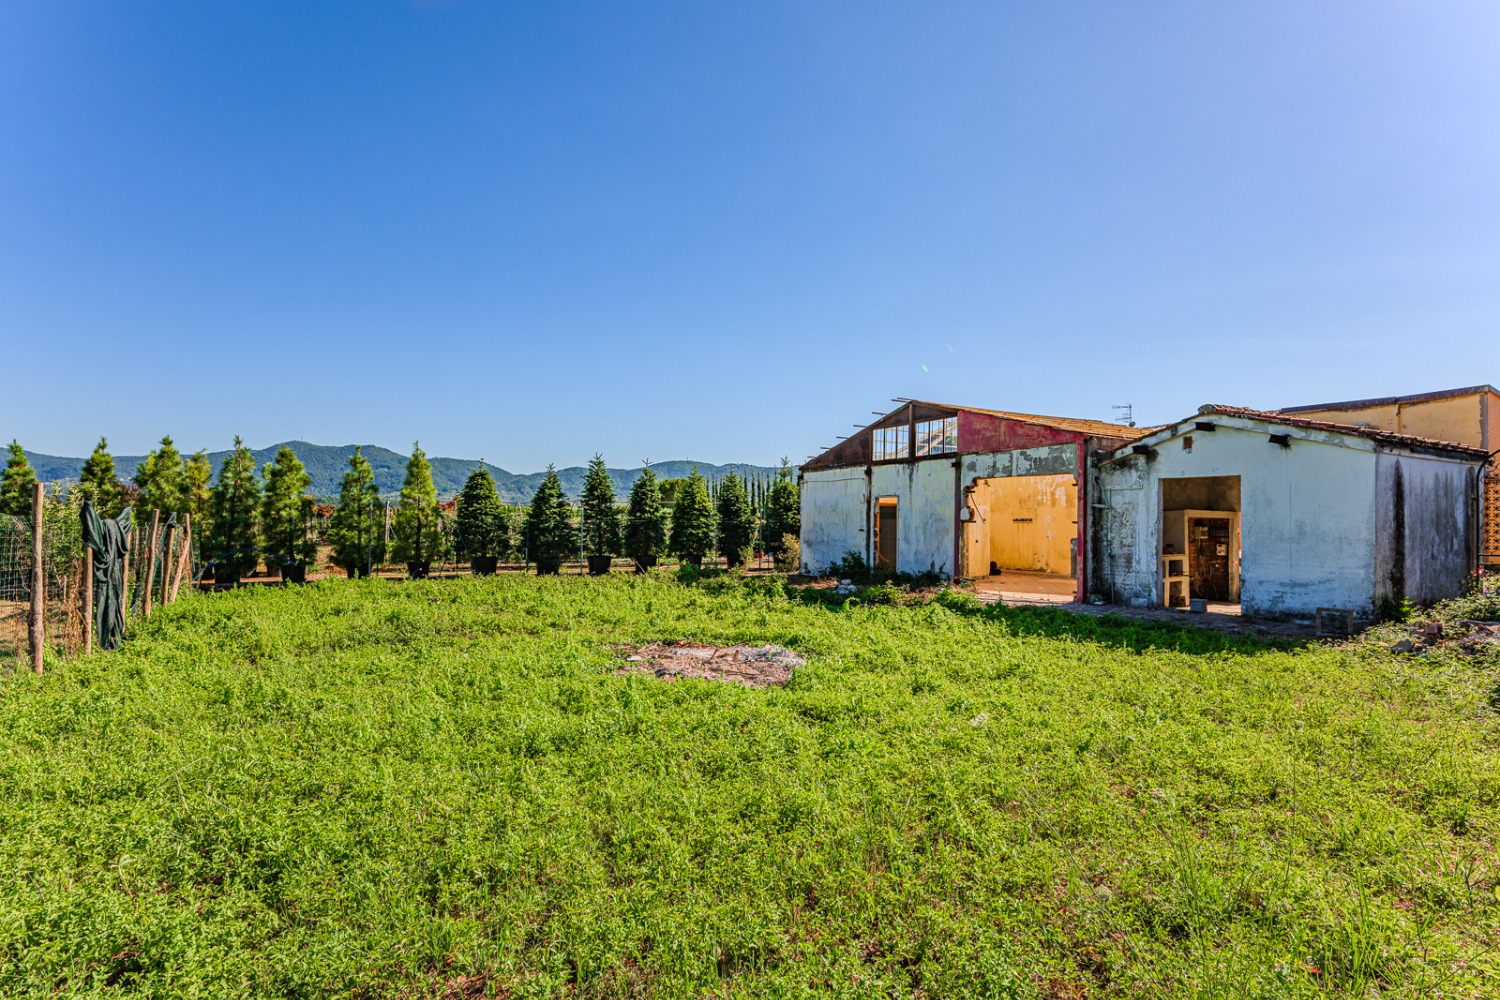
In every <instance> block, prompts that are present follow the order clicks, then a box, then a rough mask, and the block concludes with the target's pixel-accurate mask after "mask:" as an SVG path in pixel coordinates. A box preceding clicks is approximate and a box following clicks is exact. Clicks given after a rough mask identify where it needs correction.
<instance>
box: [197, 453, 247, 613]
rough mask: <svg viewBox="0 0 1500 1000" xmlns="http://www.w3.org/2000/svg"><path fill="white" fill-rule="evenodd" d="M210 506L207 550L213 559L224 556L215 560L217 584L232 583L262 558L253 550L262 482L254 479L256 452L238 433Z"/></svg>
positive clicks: (222, 467)
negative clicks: (253, 453)
mask: <svg viewBox="0 0 1500 1000" xmlns="http://www.w3.org/2000/svg"><path fill="white" fill-rule="evenodd" d="M209 507H210V510H211V511H212V517H211V518H210V519H209V530H208V537H207V539H206V541H205V545H204V548H205V549H206V552H205V554H206V555H207V556H208V557H209V558H210V559H214V558H217V557H220V556H222V557H224V558H222V559H220V560H219V561H218V562H217V563H215V564H214V584H215V585H216V586H218V587H226V586H227V587H232V586H234V585H236V584H238V583H239V582H240V577H242V576H244V575H245V574H246V573H250V572H253V571H254V570H255V565H256V563H258V562H259V561H260V560H259V558H258V557H257V556H256V554H255V551H254V550H255V542H256V535H257V532H256V514H257V512H258V508H259V507H260V483H258V482H257V481H256V479H255V456H254V455H251V454H250V449H249V448H246V447H245V442H243V441H241V440H240V439H239V438H238V437H236V438H235V439H234V450H233V451H231V452H230V453H229V454H228V455H227V456H225V458H224V464H223V465H222V466H220V468H219V479H218V481H217V482H216V483H214V488H213V491H212V493H211V494H210V496H209Z"/></svg>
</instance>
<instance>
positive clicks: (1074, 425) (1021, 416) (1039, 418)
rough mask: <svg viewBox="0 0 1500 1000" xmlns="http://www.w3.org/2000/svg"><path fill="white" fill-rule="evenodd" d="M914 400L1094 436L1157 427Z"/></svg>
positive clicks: (1131, 434) (1136, 433) (1139, 433)
mask: <svg viewBox="0 0 1500 1000" xmlns="http://www.w3.org/2000/svg"><path fill="white" fill-rule="evenodd" d="M912 402H913V403H916V404H917V405H918V406H936V407H942V408H944V409H949V410H964V411H967V412H969V413H983V414H985V415H987V416H991V417H1000V418H1001V419H1004V420H1014V421H1017V422H1018V423H1023V424H1035V425H1036V426H1038V427H1051V428H1053V429H1054V430H1059V431H1069V432H1071V433H1073V434H1088V435H1091V436H1093V437H1112V438H1127V439H1129V440H1132V441H1133V440H1135V439H1137V438H1140V437H1144V436H1145V435H1147V434H1150V433H1151V432H1152V431H1154V430H1156V429H1157V428H1155V427H1127V426H1125V425H1124V424H1112V423H1110V422H1108V421H1107V420H1083V419H1079V418H1077V417H1047V416H1043V415H1041V414H1039V413H1015V412H1012V411H1010V410H988V409H985V408H984V407H982V406H959V405H957V404H955V403H935V402H933V401H932V400H930V399H914V400H912Z"/></svg>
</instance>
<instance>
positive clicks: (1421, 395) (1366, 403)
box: [1277, 385, 1500, 413]
mask: <svg viewBox="0 0 1500 1000" xmlns="http://www.w3.org/2000/svg"><path fill="white" fill-rule="evenodd" d="M1487 392H1493V393H1495V394H1496V395H1500V389H1496V388H1495V387H1494V386H1492V385H1470V386H1465V387H1464V388H1462V389H1439V390H1438V391H1437V392H1417V393H1413V394H1411V395H1410V396H1377V397H1375V398H1373V399H1349V400H1344V401H1343V402H1340V403H1313V404H1312V405H1310V406H1283V407H1282V408H1281V409H1280V410H1278V411H1277V412H1279V413H1304V412H1306V411H1308V410H1367V409H1369V408H1371V407H1374V406H1391V405H1393V404H1395V403H1425V402H1429V401H1431V400H1434V399H1452V398H1454V397H1456V396H1482V395H1484V394H1485V393H1487Z"/></svg>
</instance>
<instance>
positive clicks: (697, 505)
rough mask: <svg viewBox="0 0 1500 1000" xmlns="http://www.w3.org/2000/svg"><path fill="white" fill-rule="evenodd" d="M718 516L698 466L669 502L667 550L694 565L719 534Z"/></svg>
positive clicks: (707, 551) (711, 547)
mask: <svg viewBox="0 0 1500 1000" xmlns="http://www.w3.org/2000/svg"><path fill="white" fill-rule="evenodd" d="M717 521H718V517H717V515H716V514H715V513H714V505H713V501H712V500H710V499H709V497H708V484H707V483H705V482H704V480H703V476H702V474H701V473H699V472H698V470H697V469H694V470H693V473H692V475H690V476H688V478H687V480H686V482H684V483H683V484H682V487H681V489H679V490H678V491H677V502H676V503H675V504H674V505H673V506H672V535H671V537H670V538H669V539H668V541H667V547H668V551H670V552H671V553H672V554H673V555H674V556H677V557H678V558H679V559H681V560H682V561H683V562H685V563H690V564H691V565H694V566H697V565H700V564H701V563H702V562H703V559H704V557H705V556H707V555H708V554H709V553H710V552H712V551H713V550H714V541H715V540H716V538H717V536H718V524H717Z"/></svg>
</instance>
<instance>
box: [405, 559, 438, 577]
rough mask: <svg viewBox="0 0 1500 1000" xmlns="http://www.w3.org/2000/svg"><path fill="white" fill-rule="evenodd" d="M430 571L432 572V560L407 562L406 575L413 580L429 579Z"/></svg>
mask: <svg viewBox="0 0 1500 1000" xmlns="http://www.w3.org/2000/svg"><path fill="white" fill-rule="evenodd" d="M430 572H432V563H430V562H409V563H407V564H406V575H407V576H409V577H411V578H412V579H413V580H425V579H427V574H428V573H430Z"/></svg>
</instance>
